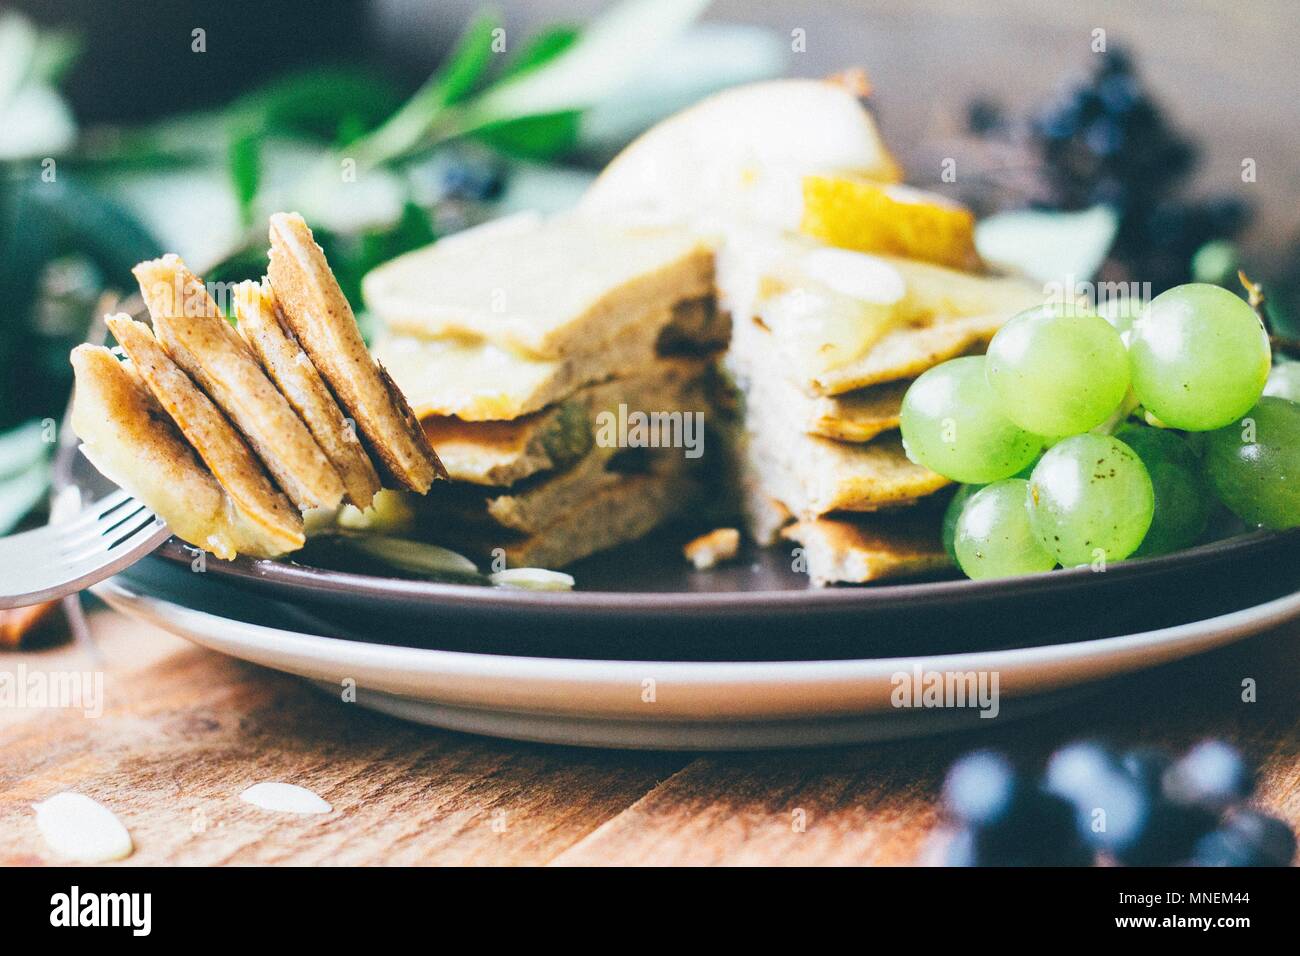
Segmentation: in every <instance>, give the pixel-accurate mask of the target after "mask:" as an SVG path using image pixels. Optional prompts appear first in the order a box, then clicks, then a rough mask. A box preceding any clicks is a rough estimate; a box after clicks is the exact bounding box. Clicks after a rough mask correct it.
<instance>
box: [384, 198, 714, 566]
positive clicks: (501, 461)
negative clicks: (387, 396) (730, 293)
mask: <svg viewBox="0 0 1300 956" xmlns="http://www.w3.org/2000/svg"><path fill="white" fill-rule="evenodd" d="M713 265H714V260H713V253H712V249H711V248H710V247H709V245H708V244H706V243H704V242H702V241H701V240H700V239H698V238H697V237H695V236H694V235H692V234H691V233H690V232H688V231H686V230H682V229H676V228H631V227H628V228H624V227H610V226H605V225H600V224H596V223H591V222H587V221H584V220H581V219H578V218H576V217H571V216H565V217H559V218H555V219H551V220H546V221H543V220H541V219H538V218H535V217H533V218H529V217H523V218H518V219H512V220H502V221H498V222H496V223H492V224H490V225H488V226H485V227H480V228H479V229H476V230H470V231H469V232H466V233H460V234H458V235H456V236H453V237H451V238H448V239H444V240H442V241H440V242H438V243H436V244H434V245H433V246H430V247H428V248H425V249H421V250H417V251H416V252H413V253H410V254H408V255H406V256H403V257H401V258H398V259H396V260H394V261H393V262H391V263H388V264H387V265H385V266H382V267H380V268H379V269H377V270H375V271H374V272H372V273H370V274H369V275H368V276H367V277H366V279H365V283H364V287H363V294H364V297H365V301H366V305H367V308H368V310H369V312H370V314H371V315H372V317H373V318H375V319H376V320H377V322H378V324H379V325H380V326H381V327H382V329H383V333H382V335H381V338H380V340H379V341H378V342H377V343H376V347H375V354H376V355H377V356H378V357H379V358H380V359H381V360H382V362H383V363H384V365H385V366H386V367H387V368H388V369H389V370H390V371H391V372H392V374H393V378H394V379H395V381H396V382H397V384H398V385H399V386H400V387H401V389H402V390H403V391H404V392H405V394H406V395H407V397H408V398H409V399H410V402H411V405H412V407H413V409H414V410H415V413H416V414H417V415H418V416H419V418H420V419H421V421H422V422H423V426H424V431H425V433H426V435H427V436H428V437H429V439H430V441H431V442H432V443H433V444H434V445H435V446H436V447H437V448H438V450H439V455H440V457H441V459H442V462H443V464H444V465H445V467H446V469H447V473H448V475H449V477H450V478H451V482H449V483H447V484H446V485H445V486H444V487H440V488H438V489H435V493H434V494H431V495H430V496H429V497H428V498H427V499H426V500H425V501H424V502H422V504H421V508H420V511H421V513H422V523H423V524H425V525H426V526H427V528H429V529H430V533H432V534H433V535H435V536H437V538H438V539H439V540H440V541H441V542H442V543H446V544H447V545H449V546H450V547H453V548H455V549H456V550H459V551H463V552H465V553H468V554H471V555H475V556H477V557H483V558H496V559H498V560H500V559H504V560H505V561H506V562H507V563H509V564H510V565H541V566H546V567H552V568H556V567H563V566H565V565H567V564H569V563H571V562H573V561H576V560H578V559H579V558H582V557H585V556H587V555H589V554H592V553H595V552H597V551H601V550H604V549H605V548H609V547H611V546H613V545H616V544H619V543H621V542H624V541H630V540H633V539H635V538H638V537H641V536H642V535H644V534H645V533H646V532H647V531H649V530H650V529H651V528H653V527H654V526H656V525H657V524H659V523H661V522H662V521H664V520H665V519H667V518H669V517H671V516H673V515H675V514H678V513H680V512H681V511H682V510H683V509H685V508H687V507H689V505H690V504H691V502H692V500H694V499H695V497H696V494H697V491H698V485H697V480H696V475H695V474H694V469H693V461H694V458H695V456H696V454H697V452H698V450H694V451H693V450H692V449H691V448H686V447H681V442H680V441H675V440H674V439H675V438H676V439H681V438H683V437H690V438H693V439H694V440H695V441H697V442H698V441H702V440H703V436H702V435H700V434H694V432H695V431H697V428H696V426H697V424H698V422H699V421H700V420H701V416H702V415H703V414H704V413H705V411H706V410H707V402H706V397H705V384H706V381H707V379H708V373H709V369H710V368H711V364H712V362H713V359H714V357H715V356H716V354H717V352H718V351H719V350H720V349H721V348H723V347H725V345H726V343H727V340H728V337H729V333H730V328H729V321H728V319H727V317H726V316H725V315H721V314H719V313H718V311H717V309H716V306H715V293H714V269H713ZM641 416H644V418H643V419H642V418H641ZM639 419H640V420H643V421H649V420H652V421H655V422H657V423H658V427H655V426H651V427H650V428H649V429H648V430H643V431H641V432H639V433H638V432H637V431H636V429H635V427H634V426H635V423H636V422H637V421H638V420H639ZM625 426H633V427H625ZM683 429H685V430H683ZM665 445H667V446H668V447H665Z"/></svg>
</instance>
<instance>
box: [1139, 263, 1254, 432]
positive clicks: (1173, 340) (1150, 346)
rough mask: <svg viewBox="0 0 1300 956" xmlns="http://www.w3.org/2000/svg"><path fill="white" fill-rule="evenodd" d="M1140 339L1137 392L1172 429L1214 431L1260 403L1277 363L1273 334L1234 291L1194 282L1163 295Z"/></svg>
mask: <svg viewBox="0 0 1300 956" xmlns="http://www.w3.org/2000/svg"><path fill="white" fill-rule="evenodd" d="M1132 336H1133V337H1132V340H1131V341H1130V343H1129V361H1130V365H1131V368H1132V373H1133V391H1134V392H1136V393H1137V397H1138V399H1139V400H1140V401H1141V402H1142V404H1143V405H1145V406H1146V408H1147V409H1148V410H1149V411H1150V412H1151V413H1152V414H1153V415H1155V416H1156V418H1158V419H1160V421H1161V422H1163V423H1164V424H1165V425H1168V426H1169V427H1171V428H1182V429H1186V430H1187V431H1211V430H1213V429H1215V428H1222V427H1223V426H1224V425H1227V424H1229V423H1231V422H1235V421H1237V420H1238V419H1239V418H1241V416H1243V415H1245V414H1246V412H1247V411H1249V410H1250V408H1251V406H1253V405H1254V404H1255V403H1256V402H1257V401H1259V396H1260V395H1261V394H1262V392H1263V390H1264V382H1265V381H1266V380H1267V379H1268V369H1269V363H1270V361H1271V355H1270V351H1269V345H1268V335H1267V333H1265V331H1264V326H1263V323H1261V322H1260V321H1259V317H1258V316H1257V315H1255V313H1254V311H1253V310H1252V309H1251V307H1250V306H1249V305H1247V304H1246V303H1245V302H1243V301H1242V300H1241V299H1239V298H1237V297H1236V296H1235V295H1233V294H1232V293H1231V292H1229V291H1228V290H1227V289H1221V288H1219V287H1218V286H1214V285H1204V284H1197V283H1193V284H1191V285H1180V286H1177V287H1175V288H1173V289H1170V290H1169V291H1168V292H1162V293H1161V294H1160V295H1158V296H1156V297H1155V298H1154V299H1152V300H1151V304H1150V305H1149V306H1147V310H1146V312H1144V313H1143V314H1142V317H1141V318H1140V319H1138V321H1137V324H1136V325H1134V326H1133V333H1132Z"/></svg>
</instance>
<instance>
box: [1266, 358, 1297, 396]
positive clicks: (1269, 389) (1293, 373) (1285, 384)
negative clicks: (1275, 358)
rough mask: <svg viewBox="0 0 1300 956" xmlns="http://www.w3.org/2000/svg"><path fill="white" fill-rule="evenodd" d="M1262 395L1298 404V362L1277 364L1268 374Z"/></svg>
mask: <svg viewBox="0 0 1300 956" xmlns="http://www.w3.org/2000/svg"><path fill="white" fill-rule="evenodd" d="M1264 394H1265V395H1272V396H1273V397H1275V398H1286V399H1290V400H1291V401H1293V402H1300V362H1278V363H1277V364H1276V365H1274V366H1273V371H1271V372H1269V373H1268V383H1267V384H1266V385H1265V386H1264Z"/></svg>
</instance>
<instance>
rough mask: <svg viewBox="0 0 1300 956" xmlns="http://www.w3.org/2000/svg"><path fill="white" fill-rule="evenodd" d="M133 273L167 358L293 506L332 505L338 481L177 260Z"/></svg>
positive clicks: (337, 495)
mask: <svg viewBox="0 0 1300 956" xmlns="http://www.w3.org/2000/svg"><path fill="white" fill-rule="evenodd" d="M132 272H133V273H134V274H135V277H136V280H137V281H138V282H139V284H140V291H141V293H142V294H143V296H144V301H145V305H146V306H148V308H149V314H150V316H151V317H152V318H153V328H154V334H155V335H156V336H157V337H158V340H159V341H161V342H162V344H163V347H164V348H166V349H167V354H168V355H169V356H170V357H171V359H172V360H173V361H174V362H175V363H176V364H177V365H179V366H180V367H181V368H182V369H184V370H185V371H186V372H188V373H189V374H190V376H191V377H192V378H193V379H194V380H195V381H196V382H198V384H199V385H200V387H202V388H203V390H204V391H205V392H207V394H208V397H209V398H211V399H212V401H213V402H215V403H216V405H217V407H218V408H220V409H221V410H222V411H223V412H225V414H226V416H227V417H228V418H229V419H230V421H231V422H232V423H233V424H234V425H235V427H236V428H238V429H239V431H240V432H241V433H242V434H243V436H244V438H245V439H247V441H248V444H249V445H250V446H251V447H252V448H253V450H254V451H255V452H256V453H257V456H258V457H259V458H260V459H261V460H262V463H263V464H264V465H265V466H266V470H267V471H269V472H270V473H271V476H272V477H273V478H274V479H275V481H276V483H277V484H279V486H280V488H281V489H282V490H283V491H284V493H285V494H287V495H288V496H289V500H290V501H292V502H293V503H294V504H295V505H297V506H298V507H299V508H302V509H306V508H337V507H338V506H339V503H340V502H341V501H342V499H343V490H344V489H343V481H342V479H341V478H340V477H339V473H338V472H337V471H335V469H334V466H333V465H331V464H330V462H329V459H328V458H326V457H325V453H324V452H323V451H321V449H320V446H319V445H317V444H316V439H314V438H313V437H312V435H311V432H310V431H308V429H307V426H306V425H304V424H303V422H302V419H300V418H299V417H298V415H297V413H296V412H295V411H294V410H293V408H292V407H290V405H289V403H288V401H286V400H285V397H284V396H283V395H282V394H280V392H279V390H278V389H277V388H276V387H275V385H274V384H272V382H271V380H270V379H269V378H267V376H266V372H264V371H263V370H262V366H261V364H260V363H259V362H258V360H257V358H256V357H255V356H254V355H253V353H252V351H251V350H250V349H249V347H248V345H247V343H245V342H244V340H243V339H242V338H240V336H239V334H238V333H237V332H235V330H234V329H233V328H231V326H230V323H229V322H227V321H226V319H225V317H224V316H223V315H222V314H221V312H220V310H219V309H218V308H217V303H216V302H215V301H213V299H212V296H210V295H209V294H208V291H207V288H206V287H205V286H204V285H203V281H202V280H201V279H199V278H198V277H197V276H195V275H194V274H193V273H192V272H190V271H189V269H187V268H186V267H185V263H184V262H183V261H181V258H180V257H179V256H175V255H168V256H163V257H162V258H161V259H152V260H150V261H148V262H141V263H140V264H139V265H137V266H136V267H135V268H134V269H133V270H132Z"/></svg>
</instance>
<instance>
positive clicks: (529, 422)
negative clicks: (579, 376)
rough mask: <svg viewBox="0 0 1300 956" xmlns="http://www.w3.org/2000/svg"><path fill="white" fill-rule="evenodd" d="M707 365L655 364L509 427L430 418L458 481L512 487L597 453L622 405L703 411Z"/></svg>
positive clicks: (427, 424)
mask: <svg viewBox="0 0 1300 956" xmlns="http://www.w3.org/2000/svg"><path fill="white" fill-rule="evenodd" d="M708 361H709V360H707V359H688V358H672V359H656V360H655V361H654V363H653V364H651V365H649V366H647V367H645V368H644V369H642V370H641V371H639V372H637V373H635V374H633V375H631V376H630V377H628V378H626V379H616V380H614V381H610V382H602V383H600V384H599V385H591V386H588V387H586V388H584V389H581V390H580V391H578V392H576V393H574V394H573V395H571V396H570V397H569V398H566V399H564V400H563V401H561V402H559V403H558V404H556V405H552V406H549V407H548V408H545V409H543V410H542V411H540V412H535V413H533V414H531V415H527V416H525V417H523V418H518V419H515V420H513V421H502V422H465V421H462V420H460V419H458V418H453V417H448V416H432V417H429V418H426V419H424V423H423V424H424V429H425V434H427V435H428V436H429V441H430V442H432V443H433V445H434V447H436V448H437V449H438V454H439V456H440V457H441V458H442V462H443V464H444V465H445V466H446V467H447V473H448V475H449V476H450V477H451V478H452V480H453V481H463V482H470V483H472V484H476V485H496V486H502V487H504V486H508V485H513V484H514V483H516V482H518V481H522V480H523V479H525V478H528V477H530V476H532V475H535V474H537V473H539V472H543V471H553V470H556V469H560V468H564V467H566V466H568V465H569V464H571V463H573V462H575V461H577V460H578V459H579V458H581V457H582V456H583V455H585V454H586V453H587V452H588V450H589V449H590V448H591V447H592V445H593V444H594V440H595V434H594V427H595V420H596V416H597V414H598V413H599V412H600V411H602V410H611V409H615V408H616V407H617V405H618V404H619V403H620V402H622V403H624V404H626V405H627V406H628V407H629V408H633V409H643V410H652V409H653V410H665V411H672V410H676V409H704V408H706V407H707V404H708V403H707V401H706V400H705V398H704V393H703V384H702V381H703V379H704V376H705V373H706V368H707V363H708Z"/></svg>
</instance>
